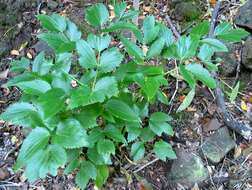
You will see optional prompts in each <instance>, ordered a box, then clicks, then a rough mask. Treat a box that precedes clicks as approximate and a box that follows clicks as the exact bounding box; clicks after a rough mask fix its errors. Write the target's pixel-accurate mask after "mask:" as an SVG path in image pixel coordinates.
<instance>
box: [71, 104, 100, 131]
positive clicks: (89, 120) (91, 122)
mask: <svg viewBox="0 0 252 190" xmlns="http://www.w3.org/2000/svg"><path fill="white" fill-rule="evenodd" d="M101 113H102V107H101V106H99V105H98V104H92V105H89V106H85V107H84V108H82V109H81V110H80V112H79V113H78V114H76V116H75V117H76V119H78V121H79V122H80V123H81V124H82V126H83V127H84V128H85V129H89V128H93V127H95V126H97V125H98V124H97V122H96V119H97V117H98V116H100V114H101Z"/></svg>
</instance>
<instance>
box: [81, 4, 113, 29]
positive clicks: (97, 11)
mask: <svg viewBox="0 0 252 190" xmlns="http://www.w3.org/2000/svg"><path fill="white" fill-rule="evenodd" d="M85 19H86V20H87V22H88V23H89V24H91V25H92V26H95V27H97V26H102V25H104V24H105V23H106V22H107V21H108V19H109V12H108V9H107V8H106V6H105V5H104V4H102V3H97V4H95V5H92V6H91V7H89V8H88V9H87V10H86V12H85Z"/></svg>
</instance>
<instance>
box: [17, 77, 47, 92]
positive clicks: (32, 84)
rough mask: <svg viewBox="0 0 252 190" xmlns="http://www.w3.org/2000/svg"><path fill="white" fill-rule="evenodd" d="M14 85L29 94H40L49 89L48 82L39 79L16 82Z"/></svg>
mask: <svg viewBox="0 0 252 190" xmlns="http://www.w3.org/2000/svg"><path fill="white" fill-rule="evenodd" d="M15 85H16V86H18V87H19V88H20V89H21V90H23V91H24V92H25V93H26V94H30V95H40V94H43V93H45V92H46V91H48V90H50V89H51V85H50V84H49V83H48V82H46V81H44V80H40V79H36V80H31V81H23V82H18V83H16V84H15Z"/></svg>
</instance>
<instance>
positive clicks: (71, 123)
mask: <svg viewBox="0 0 252 190" xmlns="http://www.w3.org/2000/svg"><path fill="white" fill-rule="evenodd" d="M53 142H54V143H56V144H59V145H60V146H63V147H65V148H80V147H88V146H89V142H88V136H87V134H86V131H85V130H84V128H83V127H82V126H81V124H80V123H79V122H78V121H77V120H75V119H67V120H65V121H62V122H60V123H59V124H58V127H57V130H56V134H55V135H54V136H53Z"/></svg>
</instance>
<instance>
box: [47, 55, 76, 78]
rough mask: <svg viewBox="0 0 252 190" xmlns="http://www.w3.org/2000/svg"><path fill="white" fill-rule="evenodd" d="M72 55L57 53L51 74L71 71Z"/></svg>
mask: <svg viewBox="0 0 252 190" xmlns="http://www.w3.org/2000/svg"><path fill="white" fill-rule="evenodd" d="M71 58H72V54H71V53H59V54H57V55H56V60H55V63H54V65H53V66H52V69H51V70H52V72H53V73H55V74H58V73H61V72H63V73H68V72H69V71H70V69H71V63H72V60H71Z"/></svg>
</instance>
